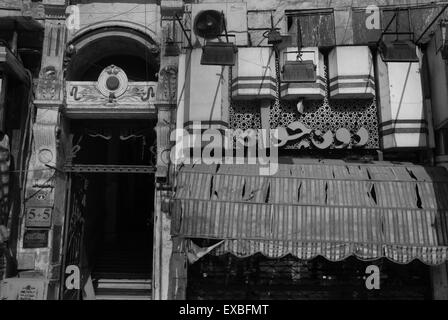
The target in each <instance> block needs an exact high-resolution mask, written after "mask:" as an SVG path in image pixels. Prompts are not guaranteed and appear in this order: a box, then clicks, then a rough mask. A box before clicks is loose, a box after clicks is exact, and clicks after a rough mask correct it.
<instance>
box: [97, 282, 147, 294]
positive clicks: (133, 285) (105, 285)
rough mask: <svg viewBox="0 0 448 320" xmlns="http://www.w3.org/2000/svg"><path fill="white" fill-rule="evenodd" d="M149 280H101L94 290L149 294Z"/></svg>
mask: <svg viewBox="0 0 448 320" xmlns="http://www.w3.org/2000/svg"><path fill="white" fill-rule="evenodd" d="M151 287H152V284H151V280H138V279H107V280H105V279H101V280H98V282H97V285H96V288H97V289H98V290H101V289H126V290H128V289H132V290H134V289H135V290H149V292H151Z"/></svg>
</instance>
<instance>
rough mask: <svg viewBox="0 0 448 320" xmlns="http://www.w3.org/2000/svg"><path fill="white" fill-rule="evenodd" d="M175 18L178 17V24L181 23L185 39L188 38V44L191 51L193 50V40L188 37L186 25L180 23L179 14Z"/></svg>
mask: <svg viewBox="0 0 448 320" xmlns="http://www.w3.org/2000/svg"><path fill="white" fill-rule="evenodd" d="M175 16H176V20H177V22H179V24H180V27H181V28H182V31H183V33H184V35H185V37H186V38H187V40H188V44H189V45H190V49H191V48H193V44H192V43H191V39H190V37H189V36H188V34H187V31H186V30H185V28H184V25H183V24H182V21H180V18H179V16H178V15H177V14H176V15H175Z"/></svg>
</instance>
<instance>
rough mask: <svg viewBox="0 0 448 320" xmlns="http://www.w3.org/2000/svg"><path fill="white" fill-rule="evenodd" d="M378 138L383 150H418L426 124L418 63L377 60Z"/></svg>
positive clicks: (425, 135)
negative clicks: (379, 108)
mask: <svg viewBox="0 0 448 320" xmlns="http://www.w3.org/2000/svg"><path fill="white" fill-rule="evenodd" d="M377 70H378V83H380V84H381V85H379V86H378V95H379V97H378V100H379V103H380V105H381V111H380V123H379V127H380V137H381V140H382V144H383V148H384V150H399V149H403V148H412V149H422V148H426V146H427V139H428V127H427V122H426V118H425V108H424V104H423V89H422V80H421V75H420V64H419V63H418V62H409V63H402V62H384V61H383V60H382V59H381V58H378V59H377Z"/></svg>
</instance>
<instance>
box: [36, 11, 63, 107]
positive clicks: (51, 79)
mask: <svg viewBox="0 0 448 320" xmlns="http://www.w3.org/2000/svg"><path fill="white" fill-rule="evenodd" d="M44 34H45V38H44V43H43V47H42V68H41V71H40V73H39V79H38V81H37V90H36V100H37V101H38V102H39V103H38V104H39V105H42V104H54V103H55V102H56V103H58V104H59V103H62V98H63V97H62V82H63V79H62V76H63V75H62V71H63V68H62V65H63V58H64V46H65V40H66V39H65V35H66V29H65V19H60V20H58V19H54V20H53V19H48V20H45V33H44Z"/></svg>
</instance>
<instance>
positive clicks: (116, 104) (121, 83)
mask: <svg viewBox="0 0 448 320" xmlns="http://www.w3.org/2000/svg"><path fill="white" fill-rule="evenodd" d="M156 91H157V82H151V81H140V82H129V81H128V78H127V76H126V74H125V72H124V71H123V70H122V69H120V68H118V67H116V66H114V65H111V66H109V67H107V68H106V69H104V70H103V72H102V73H101V74H100V76H99V77H98V81H68V82H67V83H66V101H67V110H66V111H67V114H68V115H69V116H79V117H84V116H86V117H88V116H89V115H90V116H95V117H102V116H104V117H111V116H117V117H120V116H131V115H137V116H138V115H141V116H144V115H145V114H148V113H155V112H156V109H155V106H154V103H155V101H156Z"/></svg>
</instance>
